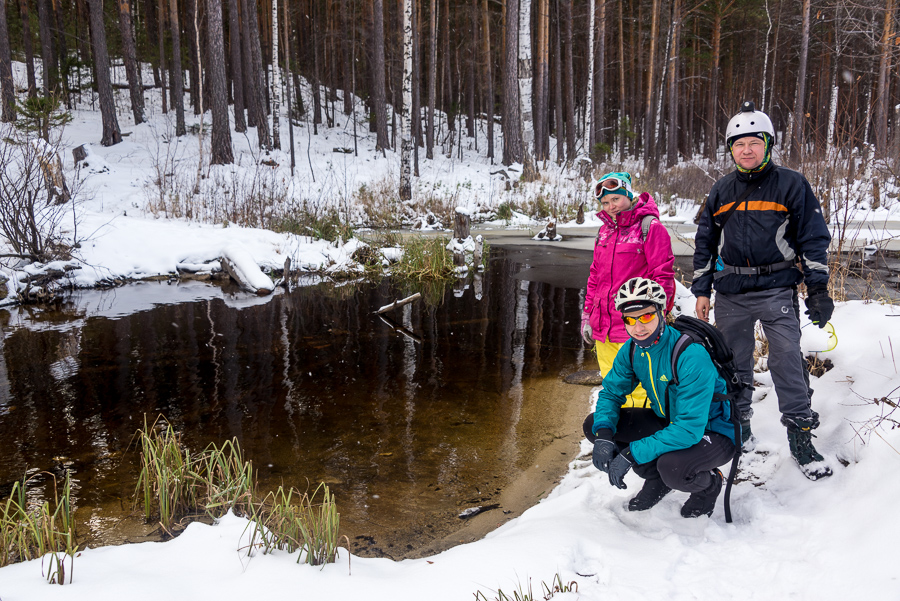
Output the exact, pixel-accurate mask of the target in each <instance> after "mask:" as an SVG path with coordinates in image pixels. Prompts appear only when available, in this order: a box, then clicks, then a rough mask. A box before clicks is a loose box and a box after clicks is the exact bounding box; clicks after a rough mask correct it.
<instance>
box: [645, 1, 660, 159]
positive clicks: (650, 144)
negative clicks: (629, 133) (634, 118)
mask: <svg viewBox="0 0 900 601" xmlns="http://www.w3.org/2000/svg"><path fill="white" fill-rule="evenodd" d="M651 11H652V14H651V15H650V17H651V18H650V53H649V55H648V59H647V90H646V97H645V102H644V163H645V164H647V165H650V164H652V163H654V162H655V156H656V139H655V138H656V136H655V134H656V129H655V128H654V121H655V113H654V111H653V107H654V105H653V96H654V95H653V92H654V90H655V89H656V81H654V79H653V78H654V77H655V70H656V38H657V37H658V36H659V0H653V8H652V9H651Z"/></svg>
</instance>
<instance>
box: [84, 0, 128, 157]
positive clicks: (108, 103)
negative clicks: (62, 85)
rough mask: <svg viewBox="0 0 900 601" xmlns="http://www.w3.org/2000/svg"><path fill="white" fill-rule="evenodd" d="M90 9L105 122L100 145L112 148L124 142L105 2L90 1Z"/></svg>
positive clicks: (102, 112) (99, 0)
mask: <svg viewBox="0 0 900 601" xmlns="http://www.w3.org/2000/svg"><path fill="white" fill-rule="evenodd" d="M88 7H89V8H90V12H91V45H92V46H93V54H94V67H95V69H96V71H97V92H98V95H99V96H100V116H101V119H102V121H103V136H102V137H101V139H100V144H102V145H103V146H112V145H113V144H118V143H119V142H121V141H122V132H121V131H119V120H118V118H117V117H116V103H115V101H114V100H113V91H112V82H111V81H110V78H109V54H108V53H107V50H106V29H105V28H104V26H103V0H88Z"/></svg>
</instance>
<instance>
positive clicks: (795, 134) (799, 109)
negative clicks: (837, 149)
mask: <svg viewBox="0 0 900 601" xmlns="http://www.w3.org/2000/svg"><path fill="white" fill-rule="evenodd" d="M800 11H801V15H802V18H803V24H802V26H801V30H800V58H799V66H798V68H797V87H796V89H795V94H794V110H793V112H792V113H791V122H790V125H789V126H788V131H789V132H790V136H789V139H790V141H791V161H793V162H794V163H795V164H796V163H798V162H799V161H800V160H802V155H803V124H804V118H803V114H804V112H805V111H804V107H805V106H806V64H807V60H808V58H809V13H810V0H803V5H802V7H801V9H800Z"/></svg>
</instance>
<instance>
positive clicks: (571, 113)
mask: <svg viewBox="0 0 900 601" xmlns="http://www.w3.org/2000/svg"><path fill="white" fill-rule="evenodd" d="M560 8H561V9H562V10H561V15H560V16H561V17H562V27H563V31H562V33H563V37H562V45H563V94H564V95H565V98H564V102H565V103H566V108H565V110H566V159H567V160H568V161H569V162H571V161H574V160H575V153H576V146H575V138H576V136H575V133H576V131H577V129H578V128H577V126H576V124H575V73H574V70H575V68H574V63H573V61H574V59H573V56H572V0H560ZM604 62H605V61H603V62H601V63H600V64H601V68H602V66H603V63H604Z"/></svg>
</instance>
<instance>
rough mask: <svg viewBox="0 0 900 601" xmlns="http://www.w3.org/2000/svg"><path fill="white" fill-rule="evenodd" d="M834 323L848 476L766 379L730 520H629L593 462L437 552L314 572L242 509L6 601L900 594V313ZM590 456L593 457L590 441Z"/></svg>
mask: <svg viewBox="0 0 900 601" xmlns="http://www.w3.org/2000/svg"><path fill="white" fill-rule="evenodd" d="M832 323H833V324H834V327H835V329H836V331H837V333H838V336H839V337H840V341H839V344H838V346H837V348H835V349H834V350H833V351H830V352H828V353H822V354H821V357H823V358H829V359H831V360H832V361H833V362H834V365H835V367H834V369H832V370H831V371H829V372H827V373H826V374H825V375H824V376H822V377H821V378H814V379H813V380H814V382H813V387H814V388H815V389H816V394H815V397H814V406H815V407H816V409H817V410H818V411H819V413H820V414H821V419H822V426H821V427H820V428H819V429H818V430H816V436H817V438H816V444H817V446H818V448H819V450H820V451H821V452H822V453H823V454H824V455H825V456H826V458H827V460H828V461H829V463H830V464H831V465H832V466H833V467H834V468H835V474H834V476H832V477H831V478H828V479H825V480H822V481H818V482H811V481H809V480H807V479H806V478H804V477H803V475H802V474H801V473H800V471H799V470H798V469H797V467H796V465H795V464H794V463H793V460H792V459H791V457H790V454H789V452H788V449H787V440H786V437H785V433H784V428H783V427H782V426H781V425H780V424H779V423H778V418H779V413H778V411H777V403H776V399H775V395H774V392H773V390H772V388H771V381H770V378H768V377H767V376H768V374H767V373H763V374H757V376H758V378H757V379H758V380H759V381H760V382H762V383H763V387H762V388H761V389H760V390H758V394H757V395H756V396H757V401H756V403H755V405H754V409H755V411H756V415H755V417H754V420H753V428H754V432H755V434H756V436H757V437H758V438H759V444H758V445H757V450H756V452H754V453H753V454H751V455H748V456H746V457H745V458H744V474H745V475H749V476H750V480H749V481H743V482H740V483H738V484H736V485H735V487H734V489H733V492H732V501H731V503H732V512H733V515H734V523H732V524H726V523H725V519H724V515H723V510H722V501H721V499H720V501H719V504H718V506H717V508H716V511H715V513H714V514H713V516H712V518H706V517H702V518H699V519H692V520H687V519H684V518H682V517H681V516H680V514H679V508H680V506H681V504H682V503H683V502H684V500H685V495H684V494H682V493H672V494H670V495H668V496H667V497H666V498H664V499H663V501H662V502H661V503H660V504H659V505H658V506H656V507H655V508H653V509H651V510H650V511H648V512H644V513H630V512H628V511H627V509H626V502H627V500H628V499H629V498H630V497H631V495H633V494H634V493H635V492H636V491H637V489H638V488H639V486H640V482H641V481H640V479H639V478H638V477H637V476H635V475H634V474H629V475H628V476H627V477H626V482H627V484H628V490H625V491H620V490H618V489H616V488H614V487H612V486H610V485H609V483H608V482H607V480H606V477H605V474H601V473H600V472H598V471H597V470H596V469H594V467H593V466H592V465H591V463H590V457H589V455H585V456H583V458H581V459H577V460H575V461H573V462H572V463H571V464H570V467H569V471H568V473H567V474H566V476H565V477H564V478H563V480H562V482H561V483H560V485H559V486H558V487H557V488H556V489H555V490H554V491H553V492H552V493H551V494H550V495H549V496H548V497H547V498H546V499H544V500H542V501H541V502H540V503H539V504H538V505H536V506H535V507H533V508H531V509H529V510H528V511H526V512H525V513H524V514H523V515H522V516H521V517H519V518H517V519H515V520H512V521H510V522H508V523H507V524H505V525H503V526H501V527H500V528H499V529H498V530H496V531H495V532H492V533H491V534H489V535H488V536H487V537H485V538H484V539H483V540H481V541H477V542H474V543H470V544H466V545H461V546H459V547H456V548H453V549H450V550H448V551H445V552H443V553H441V554H439V555H436V556H433V557H429V558H426V559H415V560H404V561H400V562H394V561H391V560H387V559H371V558H361V557H352V558H350V557H349V556H348V554H347V552H346V551H345V550H342V551H341V553H340V557H339V559H338V561H337V563H335V564H331V565H327V566H325V567H323V568H317V567H310V566H306V565H304V564H298V563H297V559H298V557H297V555H296V554H294V555H288V554H287V553H275V554H273V555H256V556H254V557H247V548H246V544H245V542H242V541H244V540H245V536H246V532H245V528H246V527H247V522H246V520H244V519H241V518H237V517H234V516H228V517H226V518H224V519H222V520H221V521H220V522H219V523H218V524H217V525H215V526H206V525H202V524H192V525H191V526H189V527H188V528H187V530H186V531H185V532H184V533H183V534H182V535H181V536H179V537H178V538H177V539H174V540H172V541H170V542H166V543H141V544H134V545H125V546H121V547H104V548H98V549H87V550H84V551H82V552H81V553H80V555H79V556H78V557H77V558H76V559H75V568H74V569H75V571H74V577H75V578H74V584H72V585H66V586H63V587H59V586H53V585H49V584H47V583H46V581H45V580H44V579H43V578H42V576H41V563H40V561H38V560H35V561H31V562H27V563H22V564H16V565H12V566H8V567H5V568H3V569H0V598H2V599H3V601H19V600H29V601H32V600H40V599H61V600H62V599H65V600H72V601H75V600H84V601H87V600H90V601H104V600H110V601H112V600H116V601H118V600H120V599H125V598H127V599H134V600H141V599H148V600H149V599H154V600H155V599H158V598H160V596H164V597H166V598H169V599H185V600H187V599H221V600H235V601H238V600H243V599H247V598H253V597H256V596H259V595H260V594H265V595H266V596H267V597H273V598H276V597H277V598H303V599H372V600H376V601H377V600H384V601H396V600H398V599H409V600H413V599H423V598H427V599H434V600H438V601H442V600H447V601H450V600H454V601H455V600H459V599H471V598H472V595H473V594H474V593H475V592H477V591H481V592H482V593H484V594H485V595H486V596H487V598H488V599H495V598H496V597H497V593H496V591H497V590H498V589H500V590H502V591H503V592H504V594H506V595H508V596H509V597H510V598H512V594H513V592H515V591H516V590H517V589H518V587H527V586H528V585H529V583H530V584H531V586H532V589H533V591H534V593H535V595H536V596H537V597H541V596H542V594H543V591H542V587H541V583H542V582H543V583H547V584H550V583H551V581H552V580H553V579H554V578H555V577H556V576H557V575H559V577H560V578H561V580H562V581H563V583H566V584H568V583H570V582H575V583H577V589H578V590H577V593H567V594H558V595H557V596H556V597H554V598H556V599H584V600H596V601H609V600H620V599H622V600H624V599H627V600H631V599H634V600H641V601H643V600H646V599H659V600H661V599H671V600H687V599H710V600H725V599H736V600H737V599H739V600H742V601H743V600H747V599H759V600H765V601H770V600H772V599H814V600H843V599H851V598H852V599H879V600H882V599H884V600H889V599H898V598H900V592H898V591H900V572H898V571H897V567H896V553H895V552H894V550H895V549H896V541H897V540H898V537H900V520H898V519H897V518H896V516H895V515H894V512H895V511H896V500H897V499H898V498H900V478H897V477H896V474H897V472H898V469H900V428H896V429H893V430H892V429H891V428H890V427H889V426H888V425H887V424H886V423H883V424H882V425H880V426H879V425H877V424H878V419H879V416H881V415H883V414H888V413H890V411H891V410H892V407H891V406H890V405H889V404H888V403H887V402H882V403H881V404H879V405H876V404H874V403H873V402H872V401H873V399H881V398H886V399H887V401H889V402H890V403H894V404H896V403H897V402H898V400H900V310H898V309H897V308H895V307H891V306H886V305H881V304H877V303H868V304H866V303H863V302H861V301H852V302H848V303H841V304H839V306H838V307H837V310H836V311H835V315H834V318H833V319H832ZM806 329H808V328H804V330H806ZM823 337H824V338H823ZM826 339H827V335H826V334H820V335H812V336H805V337H804V346H805V347H806V348H805V350H807V351H814V350H820V348H821V347H820V343H822V342H823V340H826ZM892 349H897V350H896V351H894V350H892ZM588 396H591V397H592V398H593V397H594V396H595V395H593V394H592V395H589V394H587V393H584V394H583V395H582V396H581V397H580V400H579V399H578V398H577V397H576V398H575V399H573V401H574V402H583V403H584V404H585V410H586V411H587V410H588V408H589V399H588ZM891 417H892V418H893V419H897V418H898V417H900V415H898V414H897V413H894V414H893V415H892V416H891ZM582 451H584V452H585V453H588V452H589V445H588V443H587V441H582ZM842 463H846V466H843V465H842ZM338 501H340V500H338Z"/></svg>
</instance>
